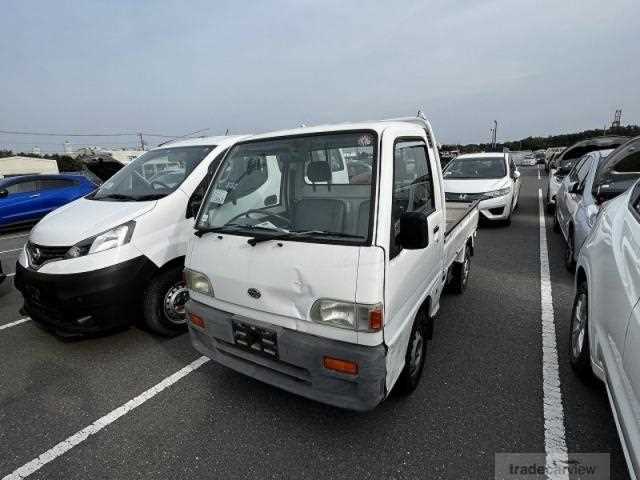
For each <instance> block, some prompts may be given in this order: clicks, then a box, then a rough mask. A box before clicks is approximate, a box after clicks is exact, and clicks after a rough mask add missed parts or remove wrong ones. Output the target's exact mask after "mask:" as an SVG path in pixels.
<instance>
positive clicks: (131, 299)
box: [15, 257, 153, 333]
mask: <svg viewBox="0 0 640 480" xmlns="http://www.w3.org/2000/svg"><path fill="white" fill-rule="evenodd" d="M152 265H153V264H151V262H150V261H149V260H147V259H146V258H145V257H138V258H134V259H132V260H128V261H126V262H122V263H118V264H116V265H113V266H112V267H108V268H101V269H98V270H94V271H90V272H83V273H73V274H67V275H57V274H49V273H41V272H38V271H37V270H32V269H30V268H25V267H23V266H22V265H21V264H20V262H18V263H17V264H16V276H15V287H16V288H17V289H18V290H19V291H20V293H22V296H23V298H24V310H25V312H26V314H27V315H29V316H30V317H31V318H32V319H33V320H35V321H37V322H40V323H42V324H45V325H47V326H49V327H51V328H54V329H55V330H57V331H59V332H61V333H98V332H101V331H106V330H110V329H113V328H115V327H118V326H123V325H127V324H130V323H131V322H132V317H133V314H134V312H135V311H136V307H137V305H139V303H140V292H141V291H142V288H143V286H144V281H145V279H147V278H149V277H148V274H150V273H151V271H152Z"/></svg>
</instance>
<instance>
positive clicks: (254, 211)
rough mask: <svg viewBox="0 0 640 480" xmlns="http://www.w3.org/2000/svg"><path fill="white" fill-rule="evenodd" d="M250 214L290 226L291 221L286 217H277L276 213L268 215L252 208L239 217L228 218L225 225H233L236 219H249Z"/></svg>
mask: <svg viewBox="0 0 640 480" xmlns="http://www.w3.org/2000/svg"><path fill="white" fill-rule="evenodd" d="M252 213H259V214H261V215H264V216H265V217H266V218H273V219H276V220H280V221H281V222H284V223H285V224H286V225H291V221H290V220H289V219H288V218H287V217H283V216H282V215H278V214H277V213H269V212H265V211H264V210H260V209H257V208H252V209H251V210H247V211H246V212H242V213H241V214H239V215H236V216H235V217H233V218H230V219H229V220H227V223H233V221H234V220H236V219H238V218H242V217H247V218H249V219H250V218H251V214H252Z"/></svg>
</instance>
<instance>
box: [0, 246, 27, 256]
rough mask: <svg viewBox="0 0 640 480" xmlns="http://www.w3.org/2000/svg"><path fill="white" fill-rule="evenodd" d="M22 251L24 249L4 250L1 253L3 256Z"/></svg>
mask: <svg viewBox="0 0 640 480" xmlns="http://www.w3.org/2000/svg"><path fill="white" fill-rule="evenodd" d="M20 250H22V247H21V248H14V249H13V250H2V251H0V254H2V253H13V252H19V251H20Z"/></svg>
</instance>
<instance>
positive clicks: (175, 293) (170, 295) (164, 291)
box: [143, 267, 189, 336]
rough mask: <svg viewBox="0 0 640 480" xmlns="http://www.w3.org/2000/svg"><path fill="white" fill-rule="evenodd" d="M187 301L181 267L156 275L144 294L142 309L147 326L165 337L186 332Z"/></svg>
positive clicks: (187, 294) (187, 296) (187, 295)
mask: <svg viewBox="0 0 640 480" xmlns="http://www.w3.org/2000/svg"><path fill="white" fill-rule="evenodd" d="M188 299H189V293H188V291H187V289H186V286H185V284H184V281H183V279H182V267H175V268H171V269H168V270H165V271H162V272H160V273H158V274H157V275H156V276H155V277H153V278H152V279H151V282H150V283H149V286H148V287H147V289H146V290H145V292H144V300H143V309H144V319H145V322H146V324H147V326H148V327H149V328H150V329H151V330H153V331H154V332H156V333H159V334H161V335H166V336H173V335H176V334H178V333H182V332H184V331H186V329H187V322H186V314H185V310H184V305H185V303H186V302H187V300H188Z"/></svg>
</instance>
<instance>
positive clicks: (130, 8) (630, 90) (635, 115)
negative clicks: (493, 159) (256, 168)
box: [0, 0, 640, 151]
mask: <svg viewBox="0 0 640 480" xmlns="http://www.w3.org/2000/svg"><path fill="white" fill-rule="evenodd" d="M0 9H1V11H2V17H3V22H2V41H1V43H0V65H1V66H2V67H1V68H0V130H29V131H45V132H68V131H70V132H79V133H83V132H89V133H94V132H104V133H111V132H116V131H118V132H119V131H125V132H129V131H145V132H152V133H156V132H157V133H163V134H164V133H166V134H180V133H187V132H190V131H194V130H198V129H201V128H205V127H210V128H211V132H212V133H224V131H225V130H226V129H227V128H229V129H231V131H232V132H233V133H242V132H261V131H265V130H274V129H281V128H289V127H294V126H297V125H299V124H300V123H305V124H307V125H312V124H318V123H326V122H343V121H350V120H366V119H372V118H382V117H389V116H399V115H408V114H414V113H415V112H416V110H417V109H418V108H419V107H420V108H423V109H424V111H425V112H426V113H427V115H428V116H429V117H430V118H431V119H432V122H433V125H434V128H435V130H436V134H437V135H438V136H439V138H440V141H441V142H443V143H453V142H465V143H466V142H482V141H486V140H487V139H488V135H489V129H490V127H491V122H492V121H493V120H494V119H497V120H498V121H499V123H500V126H499V135H498V137H499V140H505V139H517V138H521V137H524V136H528V135H547V134H554V133H561V132H568V131H574V130H580V129H587V128H596V127H602V126H604V124H605V123H610V122H611V120H612V116H613V112H614V110H615V109H616V108H619V107H622V108H623V110H624V111H623V123H624V124H627V123H633V124H638V123H640V105H639V101H640V55H639V54H640V37H639V35H640V34H639V30H638V21H639V20H638V19H640V2H639V1H638V0H607V1H606V2H604V1H602V0H598V1H595V0H593V1H592V0H573V1H571V0H564V1H559V0H535V1H534V0H530V1H521V0H495V1H481V0H477V1H468V0H429V1H397V0H396V1H385V2H382V1H380V2H356V1H347V0H336V1H321V0H313V1H311V0H278V1H274V0H264V1H253V2H249V1H247V2H244V1H229V2H226V1H221V0H216V1H215V2H213V1H210V0H205V1H192V2H189V1H141V0H135V1H126V2H125V1H116V0H105V1H75V2H73V1H60V0H57V1H55V2H52V1H48V0H47V1H39V2H36V1H26V0H2V2H1V3H0ZM63 140H64V139H62V138H55V137H46V138H42V137H41V138H38V139H35V138H31V137H17V136H11V135H0V148H2V147H3V146H4V147H6V146H7V145H9V146H12V147H13V148H14V149H18V150H25V151H26V150H30V148H31V145H34V144H38V145H40V146H41V148H42V149H43V150H45V149H46V150H49V151H51V150H61V146H59V145H61V144H62V141H63ZM153 140H155V141H157V139H150V141H153ZM73 142H74V144H75V145H76V146H77V145H78V144H80V143H87V142H95V143H100V144H108V143H114V144H115V143H118V142H120V143H122V142H125V143H130V144H135V139H127V138H119V139H113V141H112V142H110V141H109V140H105V139H73Z"/></svg>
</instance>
